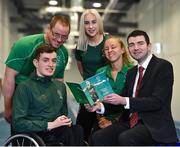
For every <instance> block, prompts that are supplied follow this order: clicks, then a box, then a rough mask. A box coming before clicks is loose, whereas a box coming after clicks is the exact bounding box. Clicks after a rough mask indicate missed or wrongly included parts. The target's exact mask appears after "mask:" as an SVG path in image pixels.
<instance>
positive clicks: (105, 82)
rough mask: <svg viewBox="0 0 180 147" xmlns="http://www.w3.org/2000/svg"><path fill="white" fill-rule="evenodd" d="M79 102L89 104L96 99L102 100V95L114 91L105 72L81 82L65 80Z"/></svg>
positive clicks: (92, 103)
mask: <svg viewBox="0 0 180 147" xmlns="http://www.w3.org/2000/svg"><path fill="white" fill-rule="evenodd" d="M66 84H67V85H68V87H69V88H70V90H71V92H72V94H73V95H74V97H75V99H76V101H77V102H78V103H80V104H87V103H89V104H90V105H91V106H92V105H94V103H95V102H97V101H102V100H103V98H104V96H106V95H108V94H110V93H114V92H113V90H112V87H111V85H110V83H109V78H108V77H106V75H105V73H103V72H102V73H98V74H96V75H94V76H92V77H90V78H88V79H86V80H85V81H83V82H82V83H80V84H78V83H73V82H66Z"/></svg>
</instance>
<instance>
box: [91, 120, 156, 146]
mask: <svg viewBox="0 0 180 147" xmlns="http://www.w3.org/2000/svg"><path fill="white" fill-rule="evenodd" d="M90 145H101V146H103V145H104V146H105V145H109V146H110V145H111V146H113V145H120V146H131V145H132V146H139V145H143V146H145V145H151V146H153V145H157V142H155V141H154V140H153V139H152V137H151V134H150V133H149V131H148V129H147V128H146V127H145V126H144V124H143V123H142V122H139V123H138V124H137V125H136V126H135V127H134V128H131V129H130V128H129V122H126V123H115V124H113V125H111V126H109V127H107V128H105V129H101V130H98V131H96V132H95V133H94V134H92V137H91V139H90Z"/></svg>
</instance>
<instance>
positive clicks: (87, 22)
mask: <svg viewBox="0 0 180 147" xmlns="http://www.w3.org/2000/svg"><path fill="white" fill-rule="evenodd" d="M84 27H85V32H86V34H87V36H89V37H94V36H96V34H97V33H99V25H98V22H97V18H96V16H95V15H93V14H91V13H89V14H86V15H85V17H84Z"/></svg>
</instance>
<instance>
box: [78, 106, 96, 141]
mask: <svg viewBox="0 0 180 147" xmlns="http://www.w3.org/2000/svg"><path fill="white" fill-rule="evenodd" d="M96 120H97V117H96V113H95V112H88V111H87V110H86V108H85V107H84V105H82V104H81V105H80V110H79V113H78V116H77V120H76V124H78V125H80V126H82V128H83V131H84V140H85V141H87V142H88V139H89V136H90V134H91V131H92V128H93V125H94V122H95V121H96Z"/></svg>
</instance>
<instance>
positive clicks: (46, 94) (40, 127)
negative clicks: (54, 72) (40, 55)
mask: <svg viewBox="0 0 180 147" xmlns="http://www.w3.org/2000/svg"><path fill="white" fill-rule="evenodd" d="M67 113H68V109H67V93H66V87H65V84H64V83H63V82H60V81H58V80H55V79H51V77H38V76H37V75H36V74H35V73H33V74H32V75H31V77H30V79H28V80H26V81H24V82H22V83H20V84H19V85H18V87H17V89H16V91H15V94H14V96H13V118H12V125H13V130H14V131H15V132H39V131H46V130H47V123H48V122H51V121H54V120H55V119H56V118H57V117H58V116H61V115H67Z"/></svg>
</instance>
